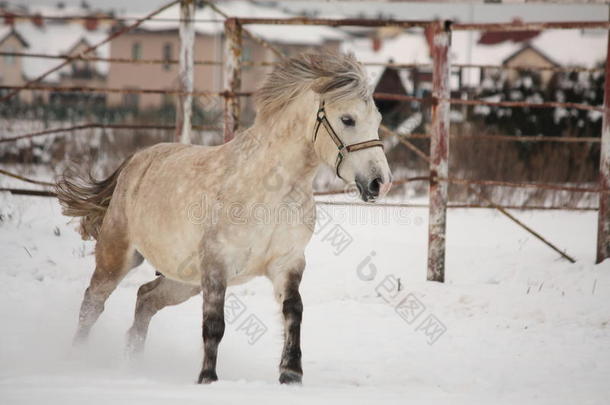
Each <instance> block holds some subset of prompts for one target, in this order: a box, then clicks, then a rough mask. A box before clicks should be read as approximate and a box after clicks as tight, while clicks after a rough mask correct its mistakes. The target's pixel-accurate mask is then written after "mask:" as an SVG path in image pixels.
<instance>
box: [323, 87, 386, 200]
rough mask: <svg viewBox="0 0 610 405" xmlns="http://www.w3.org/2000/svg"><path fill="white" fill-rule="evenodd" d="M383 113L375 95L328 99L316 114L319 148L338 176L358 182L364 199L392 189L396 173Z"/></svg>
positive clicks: (373, 198) (325, 160) (357, 184)
mask: <svg viewBox="0 0 610 405" xmlns="http://www.w3.org/2000/svg"><path fill="white" fill-rule="evenodd" d="M380 122H381V114H379V111H377V107H376V106H375V103H374V101H373V99H372V98H368V99H362V98H352V99H344V100H341V101H337V102H334V103H326V102H325V101H324V96H323V95H322V96H321V101H320V105H319V109H318V113H317V116H316V124H315V128H314V135H313V137H314V142H315V149H316V151H317V153H318V155H319V156H320V158H321V159H322V160H324V162H326V163H327V164H329V165H330V166H331V167H334V168H335V172H336V174H337V176H338V177H340V178H341V179H343V180H344V181H345V182H347V183H354V182H355V183H356V186H357V187H358V191H359V192H360V197H361V198H362V199H363V200H364V201H374V200H375V199H376V198H378V197H383V196H384V195H385V194H386V193H387V192H388V191H389V190H390V186H391V184H392V183H391V182H392V174H391V173H390V168H389V167H388V161H387V160H386V157H385V154H384V152H383V144H382V143H381V141H380V140H379V135H378V131H379V124H380Z"/></svg>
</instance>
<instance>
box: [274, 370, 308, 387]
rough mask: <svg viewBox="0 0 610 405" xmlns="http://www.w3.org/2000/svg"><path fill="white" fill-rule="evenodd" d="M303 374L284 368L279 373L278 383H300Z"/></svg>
mask: <svg viewBox="0 0 610 405" xmlns="http://www.w3.org/2000/svg"><path fill="white" fill-rule="evenodd" d="M302 382H303V375H302V374H300V373H297V372H295V371H291V370H284V371H282V372H281V374H280V384H301V383H302Z"/></svg>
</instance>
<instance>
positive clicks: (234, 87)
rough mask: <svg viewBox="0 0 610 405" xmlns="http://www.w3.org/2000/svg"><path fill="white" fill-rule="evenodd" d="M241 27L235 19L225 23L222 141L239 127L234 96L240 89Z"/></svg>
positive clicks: (232, 135)
mask: <svg viewBox="0 0 610 405" xmlns="http://www.w3.org/2000/svg"><path fill="white" fill-rule="evenodd" d="M241 34H242V30H241V25H240V24H239V23H238V21H237V19H235V18H227V20H226V21H225V37H226V44H225V58H226V63H225V92H226V95H225V100H224V101H225V109H224V141H225V142H228V141H230V140H231V139H233V137H234V136H235V131H237V128H238V127H239V113H240V111H239V110H240V108H239V97H238V96H236V95H235V93H236V92H238V91H239V90H240V88H241V43H242V35H241Z"/></svg>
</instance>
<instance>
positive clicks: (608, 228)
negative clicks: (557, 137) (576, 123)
mask: <svg viewBox="0 0 610 405" xmlns="http://www.w3.org/2000/svg"><path fill="white" fill-rule="evenodd" d="M604 109H605V110H604V116H603V121H602V136H601V138H602V139H601V147H600V157H599V188H600V189H601V190H607V189H608V188H609V186H610V31H608V45H607V51H606V77H605V82H604ZM608 257H610V194H608V193H605V192H603V191H600V193H599V211H598V214H597V258H596V260H595V263H601V262H602V261H604V259H607V258H608Z"/></svg>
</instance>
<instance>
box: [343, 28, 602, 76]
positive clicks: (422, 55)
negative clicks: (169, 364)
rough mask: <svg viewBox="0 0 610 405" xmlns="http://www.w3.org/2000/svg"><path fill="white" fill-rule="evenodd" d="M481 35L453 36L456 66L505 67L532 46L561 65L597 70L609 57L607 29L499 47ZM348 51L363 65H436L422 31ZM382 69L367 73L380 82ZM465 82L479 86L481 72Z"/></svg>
mask: <svg viewBox="0 0 610 405" xmlns="http://www.w3.org/2000/svg"><path fill="white" fill-rule="evenodd" d="M478 37H479V36H478V35H477V34H476V33H474V32H469V31H456V32H454V33H453V34H452V38H451V49H450V60H451V63H455V64H468V63H471V64H481V65H501V64H502V62H503V61H505V60H506V59H507V58H509V57H510V56H511V55H515V54H516V53H518V52H520V51H521V50H522V49H523V48H524V47H532V48H534V49H536V50H538V52H539V53H541V54H543V55H544V56H545V57H546V58H547V59H548V60H549V61H552V62H553V63H554V64H557V65H559V66H582V67H595V66H596V65H597V64H599V63H600V62H602V61H604V60H605V58H606V47H607V42H606V41H607V33H606V31H603V30H588V31H583V30H548V31H543V32H541V33H540V35H537V36H536V37H534V38H532V39H531V40H529V41H528V42H526V43H523V42H513V41H507V42H506V41H505V42H501V43H499V44H495V45H484V44H479V43H478ZM343 50H344V51H351V52H354V53H355V54H356V56H357V57H358V59H359V60H361V61H363V62H377V63H381V62H383V63H387V62H388V61H389V60H391V59H393V61H394V62H395V63H423V64H426V63H432V60H431V58H430V55H429V52H428V44H427V42H426V39H425V37H424V35H423V34H422V33H420V32H410V31H405V32H403V33H402V34H400V35H398V36H396V37H394V38H390V39H385V40H384V41H383V43H382V46H381V49H380V50H379V51H377V52H375V51H373V49H372V45H371V39H351V40H349V41H346V42H345V43H344V44H343ZM383 70H384V68H383V67H382V66H368V67H367V71H368V72H369V75H370V77H371V79H372V81H373V83H376V81H377V80H378V78H379V76H380V74H381V73H382V72H383ZM463 74H464V80H465V83H468V84H470V85H476V84H477V83H478V81H479V72H478V70H477V69H465V70H464V73H463Z"/></svg>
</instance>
